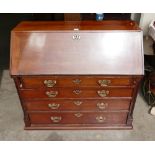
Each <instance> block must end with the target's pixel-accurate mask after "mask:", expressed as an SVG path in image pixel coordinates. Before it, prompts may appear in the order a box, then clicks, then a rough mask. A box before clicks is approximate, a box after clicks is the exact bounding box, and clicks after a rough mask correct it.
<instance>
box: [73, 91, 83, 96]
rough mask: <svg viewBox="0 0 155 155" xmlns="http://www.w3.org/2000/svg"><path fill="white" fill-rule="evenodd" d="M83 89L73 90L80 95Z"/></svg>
mask: <svg viewBox="0 0 155 155" xmlns="http://www.w3.org/2000/svg"><path fill="white" fill-rule="evenodd" d="M81 92H82V91H81V90H73V93H74V94H76V95H79V94H80V93H81Z"/></svg>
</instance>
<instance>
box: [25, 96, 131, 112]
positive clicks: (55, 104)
mask: <svg viewBox="0 0 155 155" xmlns="http://www.w3.org/2000/svg"><path fill="white" fill-rule="evenodd" d="M24 105H25V106H26V109H27V110H28V111H106V110H128V109H129V106H130V100H129V99H98V100H95V99H79V100H76V99H68V100H67V99H52V100H30V101H29V100H27V101H25V104H24Z"/></svg>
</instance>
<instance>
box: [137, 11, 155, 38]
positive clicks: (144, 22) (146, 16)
mask: <svg viewBox="0 0 155 155" xmlns="http://www.w3.org/2000/svg"><path fill="white" fill-rule="evenodd" d="M152 20H155V13H142V14H141V18H140V23H139V26H140V28H141V29H142V30H143V34H144V36H146V35H147V34H148V28H149V24H150V22H151V21H152Z"/></svg>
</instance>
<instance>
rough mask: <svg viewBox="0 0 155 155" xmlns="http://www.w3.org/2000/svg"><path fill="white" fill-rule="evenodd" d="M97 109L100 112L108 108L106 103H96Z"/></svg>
mask: <svg viewBox="0 0 155 155" xmlns="http://www.w3.org/2000/svg"><path fill="white" fill-rule="evenodd" d="M97 107H98V108H99V109H101V110H103V109H106V107H108V103H103V102H101V103H97Z"/></svg>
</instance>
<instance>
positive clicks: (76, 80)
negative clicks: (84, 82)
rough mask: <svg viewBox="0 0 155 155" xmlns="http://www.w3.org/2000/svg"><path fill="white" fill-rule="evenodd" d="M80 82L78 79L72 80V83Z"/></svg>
mask: <svg viewBox="0 0 155 155" xmlns="http://www.w3.org/2000/svg"><path fill="white" fill-rule="evenodd" d="M80 82H81V80H80V79H74V80H73V83H75V84H80Z"/></svg>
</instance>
